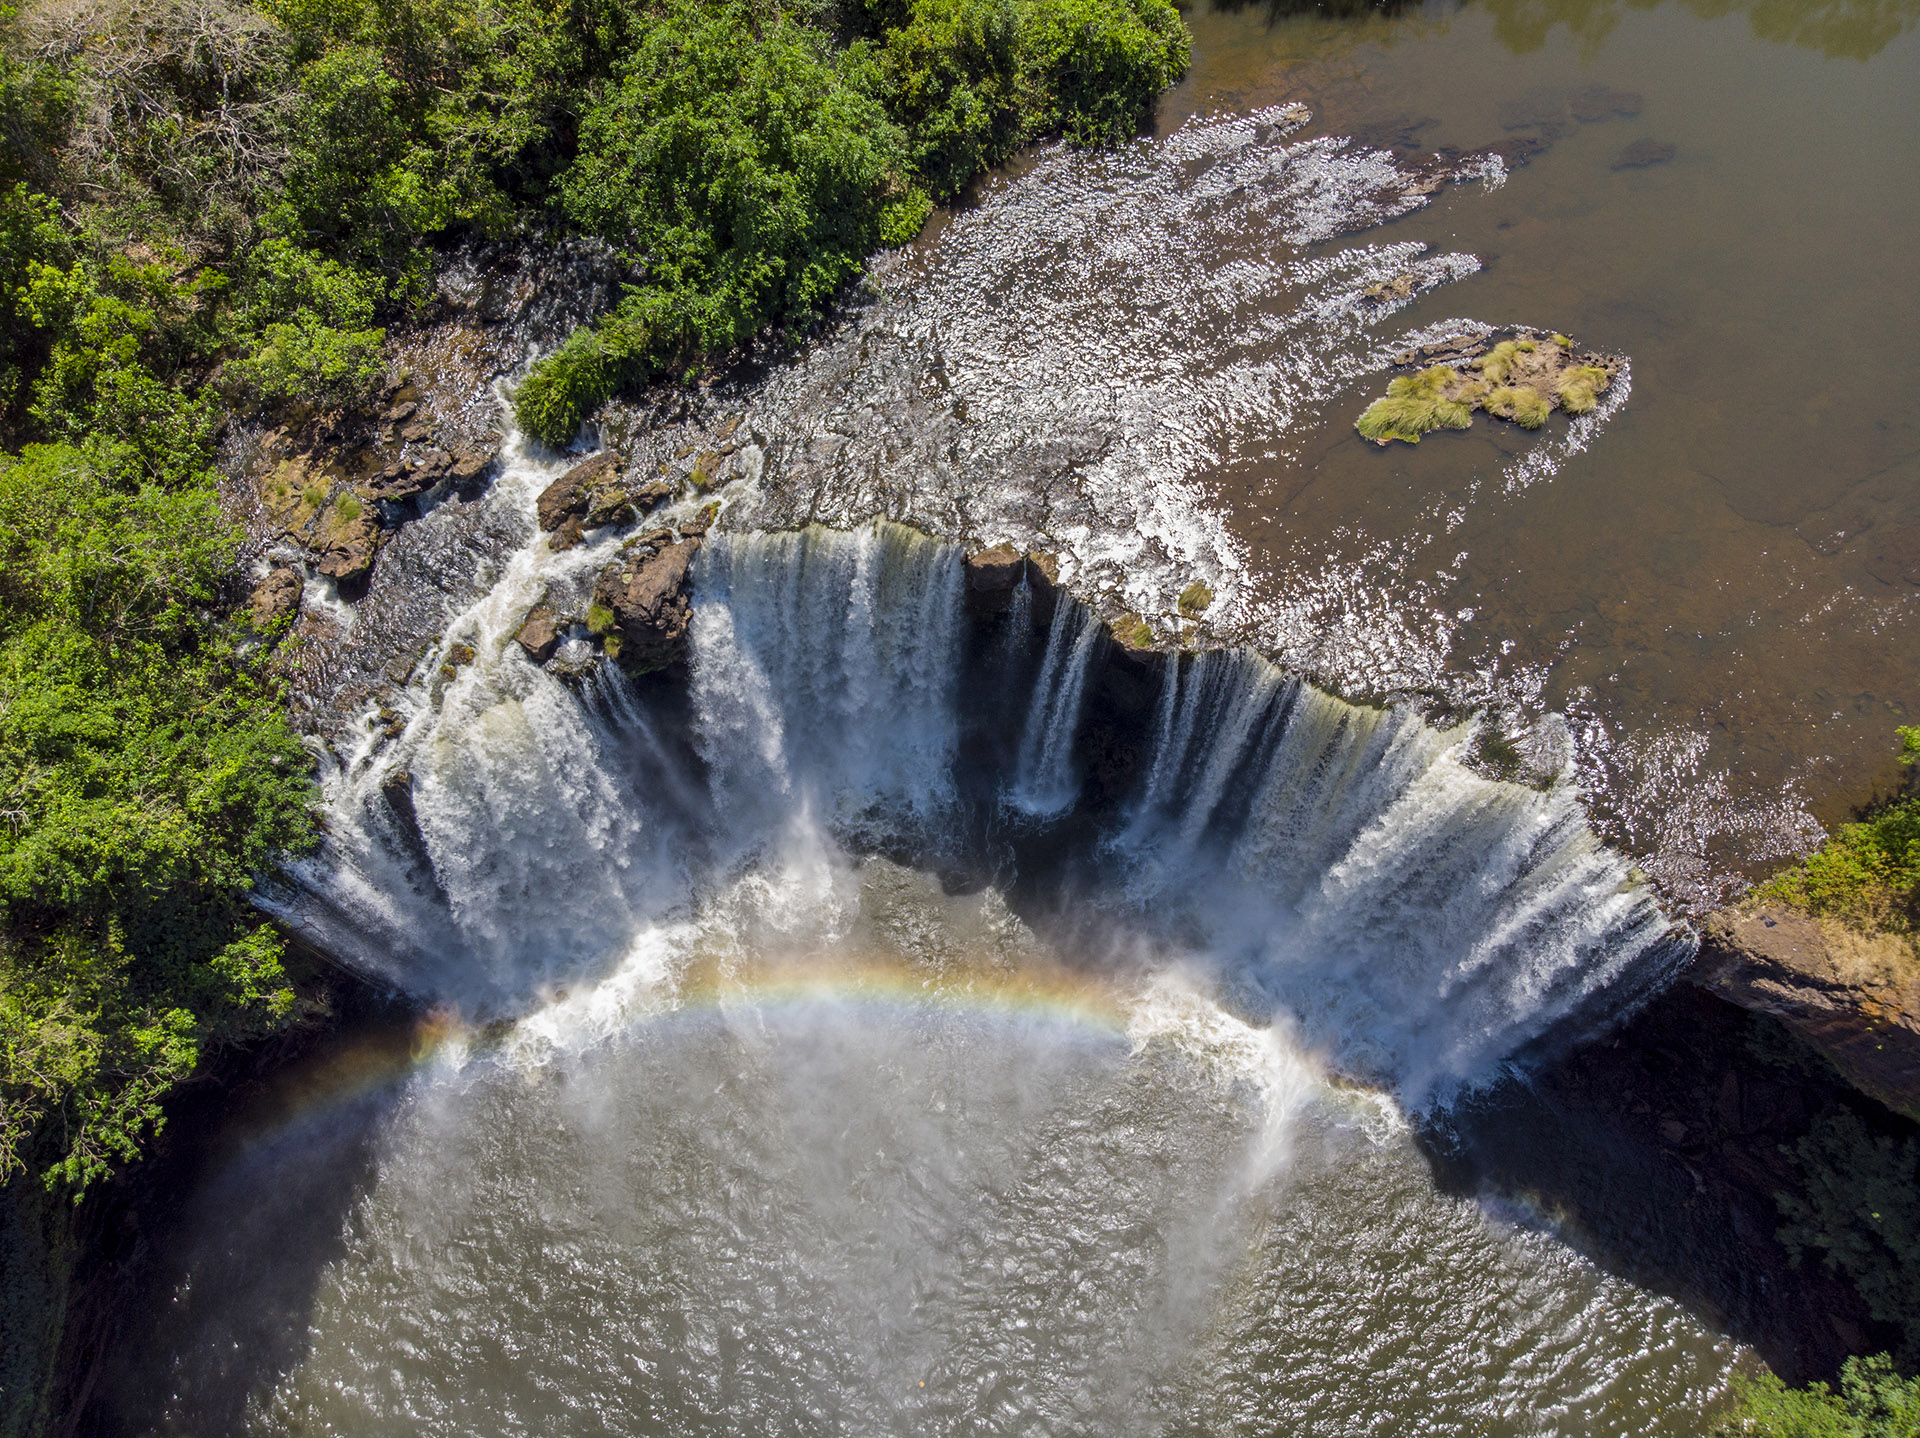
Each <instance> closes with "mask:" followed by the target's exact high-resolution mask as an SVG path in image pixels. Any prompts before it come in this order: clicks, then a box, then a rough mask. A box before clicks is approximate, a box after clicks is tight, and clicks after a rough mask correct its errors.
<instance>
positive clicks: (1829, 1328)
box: [1421, 981, 1913, 1383]
mask: <svg viewBox="0 0 1920 1438" xmlns="http://www.w3.org/2000/svg"><path fill="white" fill-rule="evenodd" d="M1837 1111H1848V1112H1851V1113H1853V1114H1855V1115H1856V1116H1858V1117H1859V1118H1861V1119H1862V1120H1863V1121H1864V1122H1865V1123H1867V1124H1868V1125H1870V1126H1871V1127H1873V1128H1874V1129H1875V1130H1877V1131H1880V1132H1886V1133H1910V1132H1911V1131H1912V1128H1913V1126H1912V1125H1911V1124H1908V1123H1907V1122H1906V1121H1905V1120H1903V1119H1901V1118H1899V1117H1898V1116H1897V1115H1894V1114H1892V1113H1890V1112H1889V1111H1887V1110H1885V1109H1883V1108H1880V1107H1879V1105H1877V1104H1875V1103H1873V1102H1872V1101H1871V1100H1869V1099H1866V1098H1865V1097H1863V1096H1862V1095H1860V1094H1859V1093H1858V1092H1857V1091H1856V1090H1854V1089H1853V1088H1851V1087H1850V1086H1849V1085H1848V1084H1847V1083H1846V1082H1845V1080H1844V1079H1842V1078H1841V1077H1840V1075H1839V1074H1837V1073H1836V1072H1834V1071H1833V1070H1832V1069H1831V1068H1830V1067H1828V1066H1827V1065H1826V1064H1825V1063H1824V1061H1822V1060H1820V1059H1819V1058H1818V1056H1817V1055H1814V1054H1813V1053H1812V1051H1811V1050H1809V1049H1807V1048H1806V1047H1805V1045H1803V1044H1802V1043H1801V1042H1800V1041H1799V1040H1798V1039H1795V1038H1793V1037H1792V1036H1791V1035H1789V1034H1788V1033H1787V1031H1786V1030H1785V1029H1784V1028H1783V1027H1782V1026H1781V1025H1780V1024H1779V1023H1778V1022H1777V1021H1776V1020H1774V1019H1772V1018H1769V1017H1765V1016H1763V1015H1758V1014H1752V1013H1749V1012H1747V1011H1746V1010H1743V1009H1740V1008H1737V1007H1735V1006H1734V1005H1732V1004H1729V1003H1727V1002H1725V1001H1723V1000H1721V999H1719V998H1716V997H1714V996H1713V995H1711V994H1709V993H1707V992H1705V991H1703V990H1701V989H1699V988H1697V987H1695V986H1694V985H1692V984H1690V983H1687V982H1685V981H1682V982H1680V983H1677V984H1675V985H1674V986H1673V987H1672V988H1670V989H1668V990H1667V991H1666V992H1665V993H1663V994H1661V995H1660V996H1658V997H1657V998H1655V999H1654V1000H1653V1002H1652V1003H1650V1004H1649V1005H1648V1006H1647V1007H1646V1008H1644V1009H1643V1010H1641V1012H1640V1013H1639V1014H1638V1015H1637V1016H1636V1017H1635V1018H1634V1019H1633V1020H1632V1021H1631V1022H1630V1023H1628V1024H1627V1025H1625V1026H1624V1027H1623V1028H1621V1029H1619V1030H1617V1031H1615V1032H1613V1033H1612V1034H1610V1035H1608V1036H1607V1037H1605V1038H1602V1039H1600V1040H1599V1041H1597V1042H1595V1043H1593V1044H1590V1045H1588V1046H1586V1047H1583V1048H1579V1049H1576V1050H1574V1051H1572V1052H1570V1053H1568V1054H1566V1055H1564V1056H1563V1057H1561V1058H1559V1059H1557V1060H1555V1061H1553V1062H1552V1063H1550V1064H1549V1065H1547V1066H1546V1067H1545V1068H1543V1069H1541V1070H1540V1071H1539V1072H1537V1073H1536V1074H1535V1075H1534V1076H1533V1077H1532V1079H1531V1080H1530V1081H1529V1082H1527V1083H1525V1084H1521V1083H1517V1082H1516V1083H1511V1084H1508V1085H1506V1086H1504V1087H1502V1088H1500V1089H1498V1090H1496V1091H1494V1092H1492V1093H1490V1094H1488V1095H1485V1096H1483V1097H1482V1098H1481V1099H1479V1100H1478V1101H1476V1102H1475V1103H1473V1104H1472V1105H1470V1106H1467V1107H1465V1108H1463V1109H1462V1110H1460V1111H1457V1112H1455V1113H1454V1114H1453V1115H1451V1117H1450V1119H1449V1121H1448V1123H1447V1124H1446V1125H1445V1126H1444V1127H1441V1126H1436V1127H1434V1128H1431V1129H1429V1130H1428V1131H1427V1132H1426V1133H1424V1134H1423V1135H1422V1136H1421V1145H1422V1148H1423V1149H1424V1150H1425V1152H1426V1154H1427V1157H1428V1160H1429V1162H1430V1164H1431V1165H1432V1168H1433V1170H1434V1174H1435V1177H1436V1179H1437V1181H1438V1182H1439V1184H1440V1185H1441V1187H1442V1188H1443V1189H1446V1190H1447V1191H1450V1192H1453V1193H1456V1194H1461V1195H1468V1196H1499V1197H1503V1198H1509V1199H1518V1200H1521V1201H1522V1203H1523V1204H1524V1206H1526V1207H1527V1208H1530V1209H1532V1210H1533V1211H1536V1212H1539V1213H1542V1214H1544V1215H1546V1216H1547V1219H1548V1221H1549V1222H1551V1223H1552V1224H1553V1225H1554V1228H1555V1231H1556V1232H1557V1233H1559V1234H1560V1236H1561V1237H1563V1238H1564V1239H1566V1240H1567V1241H1569V1242H1570V1243H1572V1244H1573V1245H1574V1246H1575V1247H1576V1248H1578V1249H1579V1250H1580V1251H1582V1252H1583V1253H1585V1254H1587V1255H1588V1256H1589V1257H1590V1258H1592V1259H1593V1260H1594V1261H1595V1262H1597V1263H1598V1264H1600V1265H1601V1266H1602V1267H1603V1268H1605V1269H1607V1270H1608V1271H1609V1272H1612V1273H1614V1274H1617V1275H1618V1276H1620V1277H1622V1278H1624V1279H1626V1280H1628V1281H1629V1282H1632V1283H1634V1284H1637V1285H1639V1286H1641V1287H1644V1288H1648V1289H1651V1290H1654V1291H1656V1292H1659V1293H1663V1294H1666V1295H1668V1296H1670V1297H1672V1298H1674V1299H1675V1300H1677V1301H1679V1302H1681V1303H1682V1304H1684V1305H1686V1306H1687V1307H1688V1308H1690V1309H1692V1310H1693V1311H1694V1312H1696V1313H1697V1314H1699V1315H1700V1316H1701V1317H1702V1318H1703V1319H1704V1320H1705V1321H1706V1322H1707V1323H1709V1324H1710V1325H1712V1326H1713V1327H1715V1328H1718V1329H1720V1330H1722V1331H1724V1332H1726V1333H1728V1334H1730V1335H1731V1336H1732V1337H1734V1338H1735V1339H1737V1340H1739V1341H1740V1342H1742V1343H1746V1344H1749V1345H1751V1346H1752V1347H1753V1348H1754V1350H1755V1351H1756V1352H1757V1353H1758V1354H1759V1355H1760V1357H1761V1358H1763V1359H1764V1360H1765V1361H1766V1362H1767V1364H1768V1366H1769V1367H1771V1368H1772V1369H1773V1370H1774V1371H1775V1372H1776V1373H1778V1374H1780V1375H1781V1376H1782V1377H1783V1378H1786V1379H1788V1380H1789V1381H1791V1382H1795V1383H1799V1382H1805V1381H1807V1380H1808V1379H1815V1378H1819V1379H1828V1380H1831V1379H1832V1378H1833V1377H1834V1376H1835V1375H1836V1374H1837V1373H1838V1371H1839V1367H1840V1364H1841V1363H1842V1361H1843V1360H1845V1359H1846V1357H1847V1356H1848V1355H1849V1354H1853V1353H1867V1352H1878V1351H1880V1350H1883V1349H1889V1348H1897V1347H1899V1346H1900V1338H1901V1335H1900V1334H1899V1333H1898V1332H1897V1331H1895V1330H1893V1329H1892V1328H1891V1327H1889V1326H1888V1325H1885V1324H1879V1323H1876V1322H1875V1321H1874V1320H1873V1318H1872V1316H1871V1314H1870V1313H1869V1312H1868V1309H1867V1305H1866V1303H1865V1301H1864V1300H1863V1299H1862V1298H1861V1296H1860V1294H1859V1293H1858V1292H1857V1291H1856V1290H1855V1289H1854V1287H1853V1286H1852V1285H1851V1284H1849V1283H1848V1282H1846V1281H1845V1280H1844V1279H1843V1278H1841V1277H1839V1276H1837V1275H1836V1274H1834V1273H1833V1272H1832V1271H1830V1270H1829V1269H1828V1268H1827V1267H1826V1266H1825V1265H1824V1264H1823V1263H1822V1262H1821V1261H1820V1260H1819V1258H1818V1256H1817V1254H1813V1253H1809V1254H1808V1255H1807V1256H1806V1257H1804V1258H1803V1259H1802V1261H1801V1262H1800V1263H1798V1264H1797V1265H1796V1264H1795V1263H1794V1262H1793V1260H1792V1257H1791V1256H1790V1254H1789V1253H1788V1250H1787V1249H1786V1247H1785V1246H1784V1245H1783V1244H1782V1243H1781V1242H1780V1239H1779V1237H1778V1230H1779V1229H1780V1227H1781V1224H1782V1216H1781V1212H1780V1208H1779V1204H1778V1201H1777V1199H1776V1195H1777V1194H1779V1193H1782V1192H1786V1193H1794V1192H1797V1191H1799V1190H1801V1189H1803V1188H1804V1187H1805V1184H1806V1178H1805V1175H1804V1174H1803V1173H1801V1172H1800V1171H1799V1170H1798V1169H1797V1168H1796V1166H1795V1164H1794V1161H1793V1157H1792V1150H1793V1146H1794V1145H1795V1143H1796V1142H1798V1140H1800V1139H1801V1138H1803V1137H1805V1136H1806V1135H1807V1134H1808V1133H1809V1132H1811V1131H1812V1130H1813V1129H1814V1127H1815V1125H1816V1124H1817V1123H1819V1122H1820V1121H1821V1120H1822V1119H1823V1118H1824V1117H1828V1116H1831V1115H1832V1114H1834V1113H1835V1112H1837Z"/></svg>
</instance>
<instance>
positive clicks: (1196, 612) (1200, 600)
mask: <svg viewBox="0 0 1920 1438" xmlns="http://www.w3.org/2000/svg"><path fill="white" fill-rule="evenodd" d="M1178 604H1179V610H1180V613H1181V615H1182V616H1184V617H1185V618H1187V619H1198V618H1199V617H1200V616H1201V615H1202V614H1205V613H1206V612H1207V610H1208V609H1210V608H1211V607H1212V605H1213V591H1212V590H1211V589H1209V588H1208V587H1207V586H1206V584H1205V582H1204V581H1202V580H1198V579H1196V580H1194V581H1193V583H1191V584H1189V585H1188V586H1187V587H1186V588H1185V589H1183V590H1181V591H1180V599H1179V602H1178Z"/></svg>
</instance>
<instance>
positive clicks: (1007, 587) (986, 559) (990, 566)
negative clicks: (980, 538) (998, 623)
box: [961, 544, 1027, 615]
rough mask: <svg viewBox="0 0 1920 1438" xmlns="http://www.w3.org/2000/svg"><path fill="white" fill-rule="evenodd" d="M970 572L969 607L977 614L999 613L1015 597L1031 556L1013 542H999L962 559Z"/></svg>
mask: <svg viewBox="0 0 1920 1438" xmlns="http://www.w3.org/2000/svg"><path fill="white" fill-rule="evenodd" d="M961 566H962V568H963V570H964V571H965V574H966V586H967V589H966V593H967V608H968V609H969V610H971V611H973V612H974V613H975V614H979V615H988V614H998V613H999V612H1000V611H1001V610H1003V609H1005V608H1006V607H1007V605H1008V604H1009V603H1011V602H1012V600H1013V591H1014V590H1015V589H1016V588H1017V587H1018V586H1019V584H1020V581H1021V579H1022V578H1023V577H1024V576H1025V575H1026V572H1027V556H1026V555H1024V554H1022V553H1021V552H1020V551H1019V550H1017V549H1015V548H1014V547H1013V546H1012V545H1011V544H996V545H994V546H993V548H991V549H982V550H980V551H978V552H977V553H974V554H969V555H967V556H966V558H965V559H963V560H962V561H961Z"/></svg>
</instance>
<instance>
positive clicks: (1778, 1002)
mask: <svg viewBox="0 0 1920 1438" xmlns="http://www.w3.org/2000/svg"><path fill="white" fill-rule="evenodd" d="M1688 978H1689V979H1690V980H1691V981H1692V982H1693V983H1695V984H1697V985H1699V986H1700V987H1701V988H1704V989H1706V990H1707V991H1708V992H1710V993H1713V994H1717V995H1718V996H1720V997H1721V998H1724V999H1726V1000H1728V1001H1729V1002H1731V1003H1735V1004H1738V1005H1739V1006H1740V1007H1742V1008H1745V1009H1750V1010H1752V1011H1754V1012H1756V1013H1764V1014H1771V1015H1773V1016H1774V1017H1776V1018H1778V1019H1780V1020H1781V1021H1782V1022H1783V1023H1785V1024H1786V1025H1787V1026H1788V1027H1790V1028H1791V1029H1793V1031H1794V1032H1795V1033H1797V1034H1799V1035H1800V1036H1801V1037H1803V1038H1805V1039H1806V1040H1807V1041H1808V1042H1809V1043H1811V1044H1812V1045H1813V1046H1814V1047H1815V1048H1817V1049H1818V1050H1819V1051H1820V1052H1821V1053H1822V1054H1824V1055H1825V1056H1826V1057H1827V1058H1828V1059H1829V1060H1830V1061H1831V1062H1832V1063H1833V1065H1834V1067H1835V1068H1837V1069H1838V1070H1839V1071H1840V1072H1841V1073H1842V1074H1843V1075H1844V1076H1845V1077H1846V1078H1847V1079H1848V1081H1849V1082H1851V1083H1853V1084H1854V1085H1855V1086H1857V1087H1858V1088H1859V1089H1860V1090H1861V1091H1862V1092H1863V1093H1866V1094H1868V1095H1869V1096H1871V1097H1873V1098H1875V1099H1877V1100H1879V1101H1880V1102H1881V1103H1884V1104H1885V1105H1886V1106H1887V1107H1889V1108H1891V1109H1893V1110H1895V1111H1896V1112H1899V1113H1902V1114H1905V1115H1906V1116H1907V1117H1908V1118H1912V1119H1920V957H1916V955H1915V952H1914V947H1913V945H1912V944H1911V943H1910V941H1909V940H1907V939H1906V938H1904V937H1901V936H1899V935H1894V934H1870V933H1864V932H1861V931H1859V930H1856V929H1851V928H1848V927H1847V926H1845V925H1843V924H1841V923H1839V922H1837V921H1835V920H1832V919H1816V918H1809V917H1808V916H1806V915H1805V914H1802V913H1799V912H1797V911H1796V910H1794V909H1792V908H1790V907H1788V906H1786V905H1784V904H1778V903H1757V902H1751V901H1750V902H1748V903H1747V904H1743V905H1741V906H1739V907H1737V908H1730V909H1719V910H1716V911H1715V912H1714V913H1712V914H1709V915H1708V916H1707V919H1706V922H1705V924H1704V925H1703V927H1702V934H1701V941H1700V955H1699V957H1698V958H1697V959H1696V960H1695V961H1694V964H1693V967H1692V968H1691V969H1690V970H1689V971H1688Z"/></svg>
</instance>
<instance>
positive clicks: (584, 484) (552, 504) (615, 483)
mask: <svg viewBox="0 0 1920 1438" xmlns="http://www.w3.org/2000/svg"><path fill="white" fill-rule="evenodd" d="M625 470H626V466H625V462H624V461H623V459H622V458H621V456H620V455H619V454H617V453H615V452H614V451H613V450H610V449H608V450H601V451H600V452H599V453H598V454H595V455H592V456H589V457H588V458H586V459H584V460H582V461H581V462H580V463H579V464H576V465H575V466H574V467H573V468H572V469H570V470H568V471H567V472H566V473H565V474H563V475H561V476H560V477H559V478H558V479H556V480H555V481H554V482H553V483H552V484H550V485H548V486H547V487H546V489H544V490H542V491H541V494H540V498H539V501H538V513H539V517H540V527H541V528H542V529H544V530H547V531H549V532H558V531H560V530H563V529H567V528H568V526H569V523H570V522H571V524H572V528H571V529H570V530H569V532H568V534H567V536H566V539H565V541H564V542H563V544H562V546H561V547H563V548H566V547H570V546H571V545H572V544H573V543H577V542H578V540H579V538H580V535H581V534H582V533H583V532H584V531H585V530H588V529H600V528H603V527H605V526H606V525H609V524H632V523H636V522H638V521H639V520H641V519H643V518H644V517H645V516H646V515H647V514H649V513H650V512H651V511H653V510H654V509H657V508H658V507H659V506H660V505H661V504H663V503H665V502H666V501H667V500H668V499H670V498H672V497H673V494H674V490H675V486H674V485H672V484H671V483H669V482H667V481H666V480H664V479H649V480H646V481H644V482H633V481H631V480H629V479H628V478H626V476H625Z"/></svg>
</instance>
